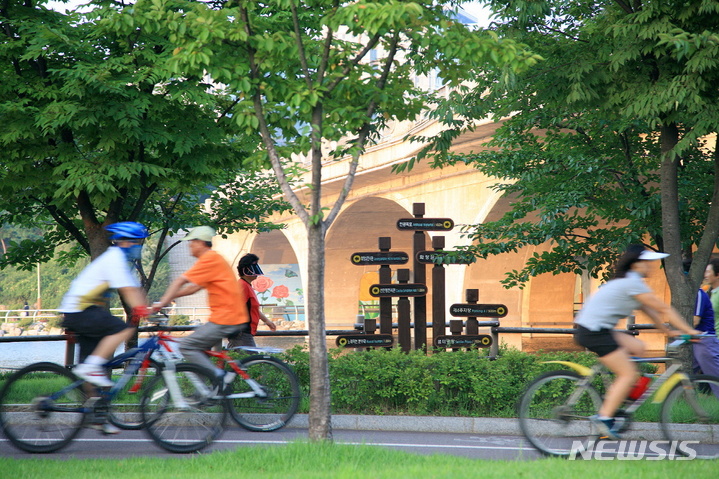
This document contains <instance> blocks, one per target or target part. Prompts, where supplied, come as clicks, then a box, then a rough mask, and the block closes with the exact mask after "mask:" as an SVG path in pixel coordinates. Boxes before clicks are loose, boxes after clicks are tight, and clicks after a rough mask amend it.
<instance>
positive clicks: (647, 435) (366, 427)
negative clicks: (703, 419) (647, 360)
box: [288, 414, 719, 443]
mask: <svg viewBox="0 0 719 479" xmlns="http://www.w3.org/2000/svg"><path fill="white" fill-rule="evenodd" d="M288 426H289V427H296V428H308V427H309V418H308V415H307V414H297V415H296V416H295V417H294V418H293V419H292V421H290V423H289V425H288ZM676 426H677V428H681V429H680V430H677V432H676V437H678V438H681V440H684V441H702V442H709V443H717V442H719V426H715V425H697V424H685V425H679V424H677V425H676ZM332 428H333V429H351V430H356V431H398V432H444V433H458V434H495V435H498V436H521V435H522V431H521V430H520V429H519V421H518V420H517V419H514V418H469V417H424V416H357V415H333V416H332ZM622 439H626V440H647V441H660V440H664V439H665V437H664V434H663V433H662V430H661V427H660V426H659V424H658V423H651V422H640V423H634V424H632V427H631V429H630V430H629V431H627V432H626V433H624V434H623V436H622Z"/></svg>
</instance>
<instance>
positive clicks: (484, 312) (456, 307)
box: [449, 304, 507, 318]
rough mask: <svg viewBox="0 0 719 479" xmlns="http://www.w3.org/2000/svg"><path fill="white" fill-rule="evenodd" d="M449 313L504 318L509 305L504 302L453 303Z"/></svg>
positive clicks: (461, 315)
mask: <svg viewBox="0 0 719 479" xmlns="http://www.w3.org/2000/svg"><path fill="white" fill-rule="evenodd" d="M449 314H451V315H452V316H455V317H472V318H503V317H505V316H506V315H507V307H506V306H505V305H503V304H453V305H452V306H450V307H449Z"/></svg>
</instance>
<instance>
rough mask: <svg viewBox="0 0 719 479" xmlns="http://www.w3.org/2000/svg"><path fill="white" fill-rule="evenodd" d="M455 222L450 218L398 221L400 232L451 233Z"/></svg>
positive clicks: (405, 219) (404, 219)
mask: <svg viewBox="0 0 719 479" xmlns="http://www.w3.org/2000/svg"><path fill="white" fill-rule="evenodd" d="M452 228H454V221H452V220H451V219H449V218H403V219H401V220H397V229H398V230H400V231H450V230H451V229H452Z"/></svg>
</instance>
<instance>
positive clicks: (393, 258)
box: [350, 251, 409, 266]
mask: <svg viewBox="0 0 719 479" xmlns="http://www.w3.org/2000/svg"><path fill="white" fill-rule="evenodd" d="M350 261H352V264H354V265H357V266H365V265H373V264H377V265H383V264H407V262H408V261H409V255H408V254H407V253H403V252H401V251H378V252H375V253H352V256H351V257H350Z"/></svg>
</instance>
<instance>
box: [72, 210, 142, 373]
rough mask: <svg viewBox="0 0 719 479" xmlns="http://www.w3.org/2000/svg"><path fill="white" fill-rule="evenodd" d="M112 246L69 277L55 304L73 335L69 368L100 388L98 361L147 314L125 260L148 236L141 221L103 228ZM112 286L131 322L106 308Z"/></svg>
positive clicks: (134, 254)
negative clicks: (75, 355)
mask: <svg viewBox="0 0 719 479" xmlns="http://www.w3.org/2000/svg"><path fill="white" fill-rule="evenodd" d="M105 229H106V230H107V231H108V232H110V233H111V236H110V240H111V241H112V246H110V247H109V248H108V249H107V251H105V252H104V253H103V254H101V255H100V256H98V257H97V258H95V260H94V261H92V262H91V263H90V264H89V265H88V266H87V267H86V268H85V269H84V270H82V272H81V273H80V274H79V275H78V276H77V278H75V280H73V282H72V284H71V285H70V289H69V291H68V292H67V293H66V294H65V296H64V297H63V299H62V303H61V304H60V312H62V313H63V315H64V318H63V322H62V326H63V327H64V328H67V329H69V330H70V331H73V332H74V333H75V334H77V336H78V343H79V345H80V364H78V365H77V366H76V367H75V368H74V369H73V372H74V373H75V374H76V375H77V376H78V377H80V378H82V379H84V380H85V381H87V382H89V383H91V384H94V385H96V386H100V387H111V386H112V385H113V382H112V381H110V378H108V377H107V372H106V371H105V369H104V368H103V365H104V364H105V363H106V362H107V360H108V359H110V358H111V357H112V355H113V354H114V353H115V350H116V349H117V347H118V346H120V344H122V343H123V342H125V341H127V340H128V339H130V338H131V337H132V335H133V333H134V332H135V327H136V326H137V323H138V322H139V320H140V319H141V318H142V317H145V316H147V315H148V314H149V310H148V308H147V298H146V296H145V291H144V290H143V289H142V288H141V286H140V283H139V281H138V279H137V278H136V277H135V275H134V274H133V273H132V267H131V264H132V263H133V262H135V261H137V260H139V259H140V255H141V253H142V245H143V243H144V241H145V238H147V237H148V236H149V233H148V232H147V228H145V226H144V225H142V224H141V223H136V222H134V221H123V222H120V223H113V224H111V225H108V226H106V227H105ZM115 290H117V291H118V292H119V293H120V295H121V296H122V298H123V299H124V300H125V302H126V303H127V304H128V305H129V306H130V307H131V308H132V321H131V322H130V323H126V322H125V321H123V320H122V319H120V318H118V317H116V316H113V315H112V314H111V313H110V310H109V309H108V302H109V298H110V296H111V294H112V293H113V292H114V291H115Z"/></svg>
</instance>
